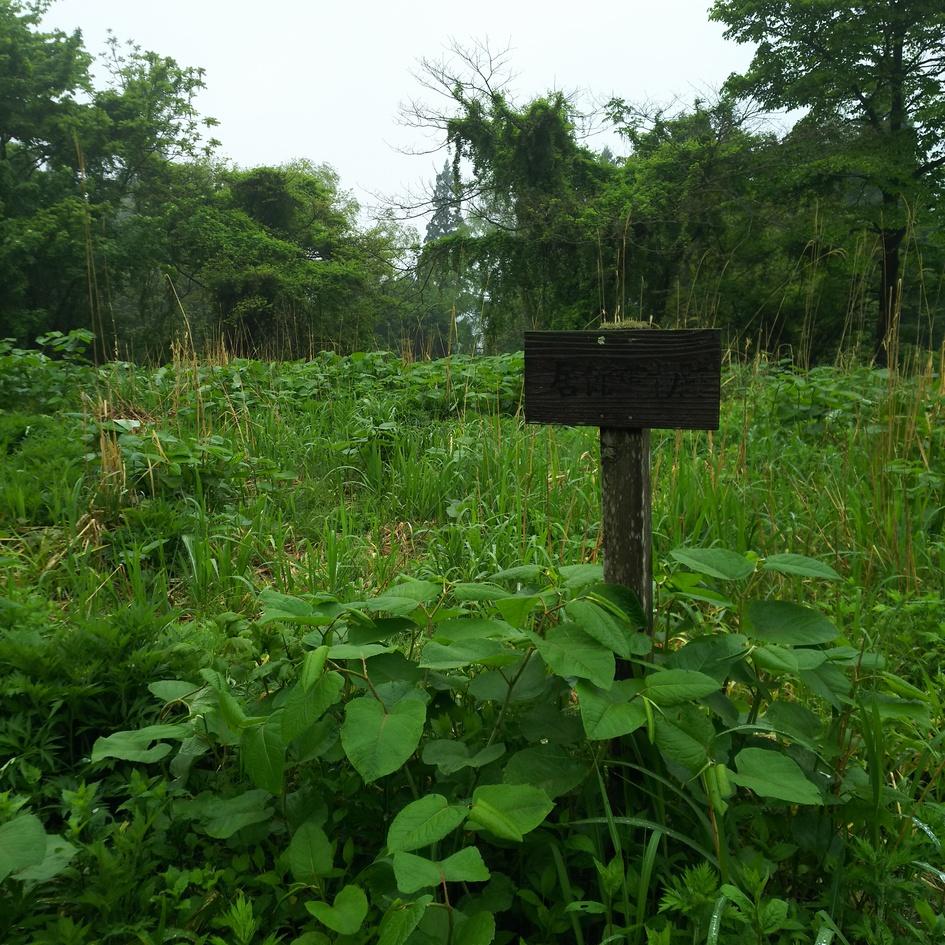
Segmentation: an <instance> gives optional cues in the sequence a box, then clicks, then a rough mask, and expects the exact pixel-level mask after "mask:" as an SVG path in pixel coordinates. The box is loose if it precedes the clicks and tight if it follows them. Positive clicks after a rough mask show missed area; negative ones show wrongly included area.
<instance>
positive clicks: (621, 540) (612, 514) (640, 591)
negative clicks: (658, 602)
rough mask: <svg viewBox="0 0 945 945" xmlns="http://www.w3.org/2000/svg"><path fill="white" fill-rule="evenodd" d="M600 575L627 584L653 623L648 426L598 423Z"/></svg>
mask: <svg viewBox="0 0 945 945" xmlns="http://www.w3.org/2000/svg"><path fill="white" fill-rule="evenodd" d="M600 480H601V513H602V515H601V525H602V528H603V531H604V580H605V581H606V582H607V583H608V584H622V585H623V586H624V587H628V588H630V590H631V591H633V592H634V593H635V594H636V595H637V598H638V599H639V601H640V606H641V607H642V609H643V616H644V618H645V619H646V626H647V629H649V628H650V627H651V626H652V624H653V562H652V554H653V553H652V542H653V529H652V524H651V514H650V431H649V430H633V429H630V430H622V429H619V428H616V427H601V428H600Z"/></svg>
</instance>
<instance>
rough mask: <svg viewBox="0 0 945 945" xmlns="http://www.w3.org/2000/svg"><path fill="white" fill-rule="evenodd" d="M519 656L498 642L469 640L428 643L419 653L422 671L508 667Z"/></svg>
mask: <svg viewBox="0 0 945 945" xmlns="http://www.w3.org/2000/svg"><path fill="white" fill-rule="evenodd" d="M519 656H520V654H519V653H516V652H515V651H514V650H510V649H509V648H508V647H506V646H503V645H502V644H501V643H500V642H499V641H498V640H485V639H479V640H477V639H471V640H458V641H457V642H456V643H448V644H444V643H437V642H436V641H435V640H433V641H431V642H430V643H428V644H427V645H426V646H425V647H424V648H423V650H422V652H421V653H420V666H421V667H422V668H424V669H437V670H446V669H459V668H461V667H463V666H469V665H470V664H476V665H480V666H508V665H509V664H510V663H514V662H516V660H518V659H519Z"/></svg>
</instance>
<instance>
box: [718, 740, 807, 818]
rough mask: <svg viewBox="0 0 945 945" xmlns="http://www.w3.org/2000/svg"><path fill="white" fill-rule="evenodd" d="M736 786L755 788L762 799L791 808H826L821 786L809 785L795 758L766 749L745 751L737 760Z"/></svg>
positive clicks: (730, 775) (746, 749) (731, 777)
mask: <svg viewBox="0 0 945 945" xmlns="http://www.w3.org/2000/svg"><path fill="white" fill-rule="evenodd" d="M735 767H736V768H737V769H738V772H737V774H736V773H731V774H729V778H730V779H731V781H732V782H733V783H734V784H738V785H740V786H741V787H746V788H751V790H752V791H754V792H755V793H756V794H757V795H758V796H759V797H772V798H776V799H777V800H781V801H788V802H789V803H791V804H816V805H820V804H823V802H824V800H823V797H822V795H821V793H820V791H819V790H818V789H817V786H816V785H815V784H813V783H812V782H811V781H809V780H808V779H807V778H806V777H805V775H804V772H803V771H801V769H800V767H799V766H798V764H797V762H796V761H794V759H793V758H789V757H788V756H787V755H785V754H782V753H781V752H780V751H769V750H768V749H765V748H743V749H742V750H741V751H740V752H739V753H738V754H737V755H736V756H735Z"/></svg>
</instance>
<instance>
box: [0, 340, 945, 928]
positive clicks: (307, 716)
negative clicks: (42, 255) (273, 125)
mask: <svg viewBox="0 0 945 945" xmlns="http://www.w3.org/2000/svg"><path fill="white" fill-rule="evenodd" d="M88 340H89V339H88V338H87V337H86V336H82V335H59V336H55V335H54V336H50V337H46V338H45V339H44V344H45V346H46V348H48V349H52V351H53V353H54V354H55V355H56V357H55V358H53V357H49V356H47V355H44V354H40V353H38V352H36V351H31V350H26V349H16V348H13V347H11V346H9V345H7V346H5V347H4V348H3V349H2V351H0V407H2V408H3V413H2V414H0V530H2V533H3V535H4V540H3V543H2V545H0V564H2V568H0V574H2V578H0V745H2V753H3V756H4V759H5V761H4V763H3V765H2V767H0V895H2V899H3V902H4V908H3V909H2V910H0V938H2V940H3V941H4V942H5V943H10V945H20V943H22V945H26V943H47V942H48V943H50V945H51V943H56V945H66V943H69V945H81V943H99V942H112V941H114V942H123V943H124V942H131V941H134V942H143V943H170V942H194V943H208V945H210V943H213V945H220V943H241V945H262V943H276V942H283V943H286V945H289V943H297V945H319V943H322V945H324V943H327V942H330V941H338V942H350V943H357V942H365V943H366V942H374V941H379V942H382V943H385V945H391V943H410V945H430V943H443V945H447V943H452V945H456V943H466V945H471V943H482V945H488V943H490V942H500V943H502V942H528V943H539V942H547V943H551V942H562V943H563V942H575V943H591V942H603V941H611V942H639V943H643V942H646V943H647V945H677V943H680V945H682V943H690V942H708V943H711V945H716V943H745V945H748V943H751V945H754V943H759V942H764V943H768V942H770V943H784V945H786V943H799V942H807V943H813V942H815V941H816V942H817V943H820V945H827V943H830V942H833V943H835V945H836V943H850V945H853V943H863V945H867V943H868V945H874V943H878V942H889V943H894V945H900V943H901V945H906V943H909V945H912V943H923V942H927V943H932V942H936V941H939V940H940V937H941V934H942V929H943V925H945V917H943V915H942V909H941V905H940V903H941V896H942V889H943V886H942V883H943V876H945V859H943V854H942V846H941V838H942V836H943V831H945V807H943V806H942V800H943V797H942V786H941V779H940V777H939V774H940V771H941V768H942V765H943V764H945V756H943V753H942V736H941V731H940V729H941V720H942V705H941V700H940V697H939V695H938V694H939V693H940V692H941V691H942V686H941V681H942V680H941V669H940V660H941V654H942V642H941V633H942V627H943V622H945V610H943V604H942V600H943V595H942V591H943V588H942V583H941V582H942V574H943V573H945V567H943V565H945V532H943V514H942V509H943V508H945V479H943V477H942V476H941V475H940V474H939V472H938V470H939V468H940V465H941V463H940V458H941V455H942V451H943V449H945V437H943V430H945V425H943V423H942V415H943V410H945V393H943V389H942V386H941V374H940V373H939V372H938V371H937V370H933V367H934V368H938V367H940V365H931V364H929V365H926V366H925V369H924V370H922V371H920V372H918V373H916V374H915V376H914V377H912V378H899V379H894V378H892V377H889V376H886V375H884V374H883V373H881V372H870V371H866V370H859V369H858V370H855V371H853V372H850V373H845V372H842V371H839V370H837V369H833V368H830V369H826V368H821V369H818V370H816V371H813V372H811V373H798V372H796V371H794V370H792V369H790V368H788V367H787V366H785V365H779V364H767V363H765V362H760V361H759V362H757V363H756V364H755V365H754V366H753V368H751V369H748V368H740V369H737V370H733V371H731V372H729V373H728V374H727V375H726V378H725V384H724V390H725V401H724V404H723V419H722V426H721V429H720V430H719V432H718V433H717V434H714V435H712V436H707V435H705V434H700V433H693V434H688V433H679V434H674V433H669V434H663V435H655V437H654V453H653V460H654V499H655V507H654V532H655V541H656V560H657V573H656V575H655V577H656V583H657V590H658V599H657V611H656V627H655V630H654V632H653V634H652V635H647V634H644V633H642V632H640V630H639V626H640V620H639V615H638V613H637V610H636V605H635V602H634V601H633V599H632V598H631V597H630V596H628V595H627V593H626V592H625V591H622V590H621V589H620V588H616V587H612V586H608V585H606V584H604V583H602V578H601V570H600V566H599V562H598V560H597V558H598V548H599V545H598V540H599V524H598V523H599V506H598V501H599V496H598V482H597V462H596V459H595V449H596V447H595V443H594V438H593V432H592V431H588V430H581V429H572V430H554V429H551V428H545V427H542V428H528V427H525V426H524V425H523V424H522V422H521V419H520V417H519V415H518V411H519V403H520V395H521V356H520V355H508V356H502V357H499V358H494V359H493V358H480V359H470V358H463V357H453V358H451V359H448V360H444V361H439V362H426V363H413V364H403V363H402V362H400V361H399V360H397V359H395V358H393V357H392V356H390V355H385V354H355V355H351V356H348V357H341V356H339V355H336V354H332V353H324V354H322V355H320V356H319V357H318V358H316V359H314V360H312V361H300V362H293V363H283V364H279V365H276V364H268V363H263V362H260V361H250V360H244V359H237V360H232V361H227V362H221V363H202V362H198V361H196V360H187V359H178V360H176V361H174V362H173V363H171V364H168V365H166V366H164V367H160V368H157V369H152V370H142V369H141V368H137V367H135V366H134V365H132V364H128V363H119V364H111V365H106V366H103V367H93V366H92V365H90V364H89V363H88V362H85V361H84V360H83V359H82V349H83V345H84V343H87V342H88ZM916 652H921V653H922V655H923V658H922V659H921V660H917V659H916V658H915V656H914V654H915V653H916ZM618 667H622V668H623V670H622V671H621V672H619V673H618Z"/></svg>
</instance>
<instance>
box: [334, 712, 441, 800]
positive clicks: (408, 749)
mask: <svg viewBox="0 0 945 945" xmlns="http://www.w3.org/2000/svg"><path fill="white" fill-rule="evenodd" d="M426 715H427V708H426V706H425V705H424V704H423V703H422V702H421V701H420V700H419V699H402V700H401V701H400V702H398V703H397V704H396V705H395V706H393V707H391V708H390V709H388V708H387V707H386V706H385V705H384V704H383V703H381V702H379V701H378V700H377V699H375V698H373V697H372V696H363V697H361V698H360V699H354V700H353V701H351V702H349V703H348V704H347V706H346V707H345V720H344V724H343V725H342V726H341V744H342V746H343V747H344V750H345V754H346V755H347V756H348V760H349V761H350V762H351V764H352V765H354V767H355V770H356V771H357V772H358V774H360V775H361V777H362V778H363V779H364V781H365V782H366V783H370V782H371V781H376V780H377V779H378V778H382V777H384V775H387V774H390V773H391V772H393V771H396V770H397V769H398V768H400V767H401V765H403V763H404V762H405V761H406V760H407V759H408V758H409V757H410V756H411V755H412V754H413V753H414V751H416V748H417V745H419V744H420V736H421V735H422V734H423V723H424V722H425V721H426Z"/></svg>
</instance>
